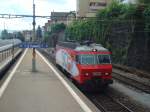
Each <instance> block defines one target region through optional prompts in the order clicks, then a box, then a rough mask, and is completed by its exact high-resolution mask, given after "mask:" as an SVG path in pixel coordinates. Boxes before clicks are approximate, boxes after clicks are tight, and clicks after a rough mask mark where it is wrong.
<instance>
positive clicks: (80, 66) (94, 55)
mask: <svg viewBox="0 0 150 112" xmlns="http://www.w3.org/2000/svg"><path fill="white" fill-rule="evenodd" d="M110 54H111V53H110V52H109V51H108V50H107V49H106V48H104V47H102V46H101V45H100V44H95V43H91V42H87V43H83V44H79V43H75V42H58V44H57V45H56V64H57V65H58V66H60V67H61V68H62V69H64V70H65V71H67V72H68V73H69V74H70V77H71V78H72V79H73V80H74V81H75V82H76V83H77V84H78V85H82V86H84V87H88V88H93V87H106V86H107V85H108V84H111V83H113V80H112V75H111V73H112V64H111V58H110Z"/></svg>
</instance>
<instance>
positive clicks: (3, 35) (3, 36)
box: [1, 30, 9, 39]
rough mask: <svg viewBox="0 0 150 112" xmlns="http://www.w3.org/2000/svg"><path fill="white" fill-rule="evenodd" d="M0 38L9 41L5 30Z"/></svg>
mask: <svg viewBox="0 0 150 112" xmlns="http://www.w3.org/2000/svg"><path fill="white" fill-rule="evenodd" d="M1 38H2V39H9V33H8V31H7V30H3V31H2V33H1Z"/></svg>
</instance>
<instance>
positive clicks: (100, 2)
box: [76, 0, 112, 17]
mask: <svg viewBox="0 0 150 112" xmlns="http://www.w3.org/2000/svg"><path fill="white" fill-rule="evenodd" d="M111 1H112V0H77V6H76V7H77V17H94V16H95V14H96V12H97V11H98V10H100V9H103V8H105V7H106V6H107V5H108V4H109V3H111Z"/></svg>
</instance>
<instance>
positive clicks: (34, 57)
mask: <svg viewBox="0 0 150 112" xmlns="http://www.w3.org/2000/svg"><path fill="white" fill-rule="evenodd" d="M32 24H33V37H32V42H35V41H36V39H35V25H36V22H35V3H34V0H33V23H32ZM32 56H33V57H32V72H36V52H35V48H33V52H32Z"/></svg>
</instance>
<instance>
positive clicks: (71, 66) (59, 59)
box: [56, 49, 79, 77]
mask: <svg viewBox="0 0 150 112" xmlns="http://www.w3.org/2000/svg"><path fill="white" fill-rule="evenodd" d="M56 64H58V65H59V66H61V67H62V68H63V69H64V70H66V71H67V72H68V73H70V75H71V77H75V76H77V75H79V70H78V67H77V65H76V62H75V59H74V57H73V56H71V53H70V52H69V51H67V50H65V49H58V50H57V51H56Z"/></svg>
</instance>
